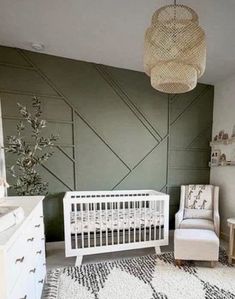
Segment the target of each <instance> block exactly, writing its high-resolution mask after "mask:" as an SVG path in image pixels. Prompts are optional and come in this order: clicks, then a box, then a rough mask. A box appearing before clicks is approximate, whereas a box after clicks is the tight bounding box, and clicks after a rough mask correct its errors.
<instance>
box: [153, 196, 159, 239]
mask: <svg viewBox="0 0 235 299" xmlns="http://www.w3.org/2000/svg"><path fill="white" fill-rule="evenodd" d="M157 217H158V202H156V201H155V202H154V221H153V223H154V224H153V225H154V227H153V233H154V237H153V240H157V232H156V230H157Z"/></svg>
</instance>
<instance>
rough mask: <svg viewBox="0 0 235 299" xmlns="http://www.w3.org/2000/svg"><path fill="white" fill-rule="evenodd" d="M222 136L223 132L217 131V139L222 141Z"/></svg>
mask: <svg viewBox="0 0 235 299" xmlns="http://www.w3.org/2000/svg"><path fill="white" fill-rule="evenodd" d="M223 135H224V130H221V131H219V136H218V139H219V140H222V139H223Z"/></svg>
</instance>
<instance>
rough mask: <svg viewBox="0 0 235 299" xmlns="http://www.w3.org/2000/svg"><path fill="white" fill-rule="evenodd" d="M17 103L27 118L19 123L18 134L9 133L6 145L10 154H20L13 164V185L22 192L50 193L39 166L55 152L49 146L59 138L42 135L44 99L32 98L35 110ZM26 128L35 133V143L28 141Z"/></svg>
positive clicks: (20, 111)
mask: <svg viewBox="0 0 235 299" xmlns="http://www.w3.org/2000/svg"><path fill="white" fill-rule="evenodd" d="M17 106H18V109H19V113H20V115H21V117H22V118H23V120H22V121H20V122H19V123H18V124H17V125H16V135H12V136H7V142H6V146H5V147H4V150H5V151H6V153H9V154H13V155H16V156H17V159H16V162H15V164H14V165H11V166H10V174H11V175H12V177H13V178H14V180H15V183H14V185H13V187H14V189H15V191H16V193H17V194H18V195H37V194H44V193H46V192H47V189H48V183H47V182H43V180H42V177H41V176H40V175H39V173H38V167H40V166H41V165H42V164H44V163H45V162H47V161H48V159H50V157H51V156H52V155H53V151H48V149H51V148H52V147H53V146H54V145H55V142H56V140H57V139H58V138H59V137H58V136H55V135H53V134H51V135H50V136H49V137H45V136H44V135H43V134H42V133H43V129H44V128H45V127H46V121H45V120H43V119H41V115H42V109H41V101H40V100H39V99H38V98H37V97H33V99H32V108H33V109H32V113H30V112H29V111H28V109H27V107H26V106H23V105H21V104H20V103H18V104H17ZM26 127H29V128H30V129H31V132H32V133H31V137H32V141H33V142H32V143H30V144H29V143H27V142H26V140H25V135H24V133H25V129H26Z"/></svg>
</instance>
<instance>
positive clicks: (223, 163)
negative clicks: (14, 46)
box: [220, 154, 227, 166]
mask: <svg viewBox="0 0 235 299" xmlns="http://www.w3.org/2000/svg"><path fill="white" fill-rule="evenodd" d="M226 164H227V162H226V155H225V154H222V155H221V156H220V165H221V166H224V165H226Z"/></svg>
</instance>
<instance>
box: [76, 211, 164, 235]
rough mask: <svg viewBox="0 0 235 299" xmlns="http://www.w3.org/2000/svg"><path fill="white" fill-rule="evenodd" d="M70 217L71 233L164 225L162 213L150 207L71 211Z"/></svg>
mask: <svg viewBox="0 0 235 299" xmlns="http://www.w3.org/2000/svg"><path fill="white" fill-rule="evenodd" d="M88 214H89V221H88ZM70 219H71V233H72V234H74V233H77V234H78V233H82V232H83V233H86V232H88V231H90V232H95V231H96V232H99V231H105V230H107V229H108V230H116V229H119V230H123V229H129V228H132V229H133V228H144V227H150V226H162V225H164V215H162V214H160V213H159V212H157V211H156V210H154V209H151V208H146V209H139V208H137V209H130V210H128V209H124V210H122V209H121V210H116V209H115V210H107V211H105V210H104V211H101V212H100V211H89V212H87V211H83V212H82V213H81V212H77V213H76V216H75V213H74V212H71V215H70ZM75 220H76V221H75Z"/></svg>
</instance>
